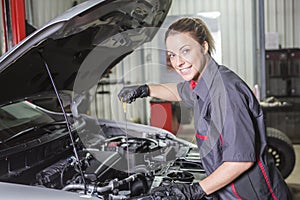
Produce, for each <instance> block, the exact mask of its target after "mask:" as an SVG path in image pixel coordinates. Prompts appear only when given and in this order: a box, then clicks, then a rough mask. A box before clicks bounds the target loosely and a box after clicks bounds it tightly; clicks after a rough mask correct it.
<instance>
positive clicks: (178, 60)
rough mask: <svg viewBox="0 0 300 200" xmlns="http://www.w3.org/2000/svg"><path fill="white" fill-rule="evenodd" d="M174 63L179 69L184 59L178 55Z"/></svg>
mask: <svg viewBox="0 0 300 200" xmlns="http://www.w3.org/2000/svg"><path fill="white" fill-rule="evenodd" d="M175 62H176V63H175V64H176V66H177V67H181V66H182V65H183V64H184V59H183V58H182V57H181V56H179V55H178V56H176V61H175Z"/></svg>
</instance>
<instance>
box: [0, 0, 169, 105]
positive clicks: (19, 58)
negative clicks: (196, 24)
mask: <svg viewBox="0 0 300 200" xmlns="http://www.w3.org/2000/svg"><path fill="white" fill-rule="evenodd" d="M170 5H171V0H137V1H132V0H108V1H103V0H90V1H86V2H84V3H82V4H79V5H78V6H76V7H74V8H72V9H70V10H68V11H67V12H65V13H64V14H63V15H61V16H59V17H57V18H55V19H53V20H51V21H50V22H49V23H47V24H46V25H44V26H43V27H41V28H40V29H38V30H37V31H35V32H34V33H33V34H31V35H30V36H28V37H27V38H25V39H24V40H23V41H22V42H21V43H19V44H18V45H17V46H15V47H14V48H13V49H11V50H10V51H9V52H7V53H6V54H4V55H3V56H2V57H1V58H0V90H1V91H2V94H1V95H0V105H1V104H5V103H8V102H10V101H16V100H20V99H26V98H28V97H30V96H36V95H38V94H40V93H45V92H48V91H49V92H50V91H53V86H52V85H51V81H50V78H49V76H48V74H47V70H46V66H48V67H49V69H50V72H51V74H52V77H53V81H54V82H55V85H56V87H57V89H58V90H59V91H62V90H71V91H74V92H76V93H82V92H83V91H85V90H88V89H90V88H91V87H92V86H93V85H95V84H96V83H97V82H98V81H99V78H100V77H101V76H103V75H104V74H106V73H107V72H108V71H109V69H111V68H112V67H113V66H114V65H115V64H117V63H118V62H119V61H121V60H122V59H123V58H124V57H125V56H126V55H128V54H130V53H131V52H132V51H133V50H134V49H136V48H137V47H139V46H141V45H142V44H143V43H145V42H148V41H150V40H151V39H152V38H153V37H154V35H155V33H156V31H157V28H159V27H160V26H161V24H162V22H163V21H164V19H165V17H166V15H167V12H168V10H169V8H170Z"/></svg>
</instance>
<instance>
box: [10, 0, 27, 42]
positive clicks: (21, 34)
mask: <svg viewBox="0 0 300 200" xmlns="http://www.w3.org/2000/svg"><path fill="white" fill-rule="evenodd" d="M10 9H11V10H10V11H11V22H12V34H13V45H16V44H18V43H19V42H20V41H21V40H23V39H24V38H25V37H26V29H25V4H24V0H10Z"/></svg>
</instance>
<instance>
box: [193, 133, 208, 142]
mask: <svg viewBox="0 0 300 200" xmlns="http://www.w3.org/2000/svg"><path fill="white" fill-rule="evenodd" d="M196 137H197V138H199V139H200V140H208V136H207V135H200V133H196Z"/></svg>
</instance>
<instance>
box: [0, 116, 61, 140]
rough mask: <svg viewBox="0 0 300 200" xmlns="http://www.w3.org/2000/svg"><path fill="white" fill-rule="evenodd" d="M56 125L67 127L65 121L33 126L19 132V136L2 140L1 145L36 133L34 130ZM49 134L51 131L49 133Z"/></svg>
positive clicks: (15, 135)
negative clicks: (29, 133)
mask: <svg viewBox="0 0 300 200" xmlns="http://www.w3.org/2000/svg"><path fill="white" fill-rule="evenodd" d="M56 125H60V126H62V125H63V126H66V122H65V121H61V122H53V123H48V124H41V125H37V126H33V127H30V128H27V129H25V130H22V131H20V132H18V133H17V134H14V135H12V136H11V137H9V138H6V139H5V140H2V141H0V144H3V143H6V142H9V141H11V140H14V139H16V138H18V137H20V136H22V135H24V134H26V133H28V132H30V131H34V130H38V129H42V128H45V127H48V126H56ZM47 132H49V131H47Z"/></svg>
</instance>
